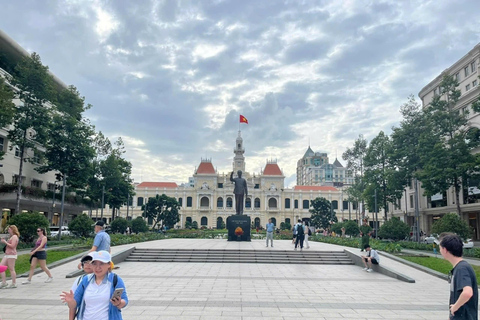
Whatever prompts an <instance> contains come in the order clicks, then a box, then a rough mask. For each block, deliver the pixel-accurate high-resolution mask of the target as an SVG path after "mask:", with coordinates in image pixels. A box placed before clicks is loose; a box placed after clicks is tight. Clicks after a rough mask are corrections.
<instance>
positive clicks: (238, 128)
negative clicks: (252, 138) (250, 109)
mask: <svg viewBox="0 0 480 320" xmlns="http://www.w3.org/2000/svg"><path fill="white" fill-rule="evenodd" d="M237 119H238V131H240V113H239V114H238V118H237Z"/></svg>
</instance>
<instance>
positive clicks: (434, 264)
mask: <svg viewBox="0 0 480 320" xmlns="http://www.w3.org/2000/svg"><path fill="white" fill-rule="evenodd" d="M399 257H400V258H402V259H405V260H408V261H410V262H413V263H416V264H419V265H421V266H424V267H427V268H430V269H432V270H435V271H438V272H441V273H443V274H448V272H449V271H450V270H452V265H451V264H450V262H448V261H447V260H445V259H441V258H435V257H414V256H399ZM471 266H472V268H473V270H474V271H475V275H476V276H477V283H480V266H476V265H471Z"/></svg>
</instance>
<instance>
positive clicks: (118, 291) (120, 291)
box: [112, 288, 124, 300]
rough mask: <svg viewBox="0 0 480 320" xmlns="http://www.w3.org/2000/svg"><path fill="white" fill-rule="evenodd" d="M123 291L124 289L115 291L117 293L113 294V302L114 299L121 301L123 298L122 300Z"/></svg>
mask: <svg viewBox="0 0 480 320" xmlns="http://www.w3.org/2000/svg"><path fill="white" fill-rule="evenodd" d="M123 290H124V289H123V288H117V289H115V291H114V292H113V294H112V300H113V299H116V298H118V299H121V298H122V293H123Z"/></svg>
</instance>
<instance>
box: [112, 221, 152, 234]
mask: <svg viewBox="0 0 480 320" xmlns="http://www.w3.org/2000/svg"><path fill="white" fill-rule="evenodd" d="M114 221H115V220H114ZM147 231H148V226H147V223H146V222H145V220H143V218H142V217H137V218H136V219H133V220H132V232H134V233H139V232H147Z"/></svg>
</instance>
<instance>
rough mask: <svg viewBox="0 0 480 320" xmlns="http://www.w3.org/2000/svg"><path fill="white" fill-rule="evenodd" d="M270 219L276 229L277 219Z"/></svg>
mask: <svg viewBox="0 0 480 320" xmlns="http://www.w3.org/2000/svg"><path fill="white" fill-rule="evenodd" d="M270 219H272V223H273V225H274V226H275V227H276V226H277V219H275V218H274V217H271V218H270Z"/></svg>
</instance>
